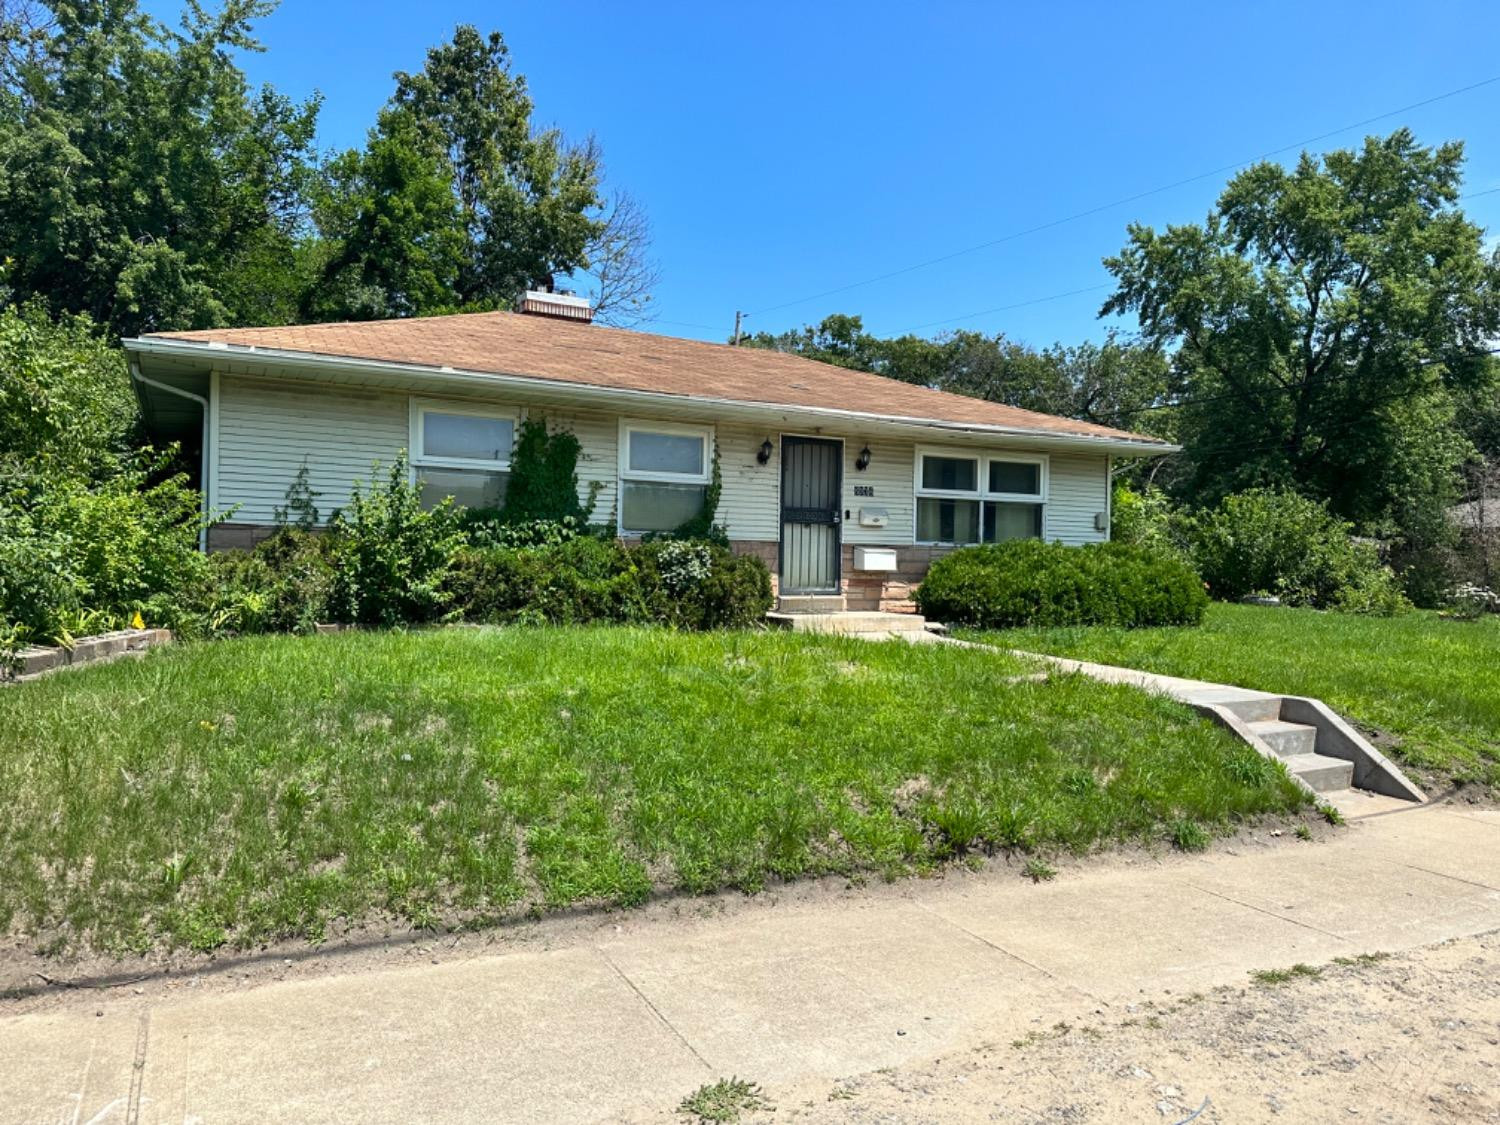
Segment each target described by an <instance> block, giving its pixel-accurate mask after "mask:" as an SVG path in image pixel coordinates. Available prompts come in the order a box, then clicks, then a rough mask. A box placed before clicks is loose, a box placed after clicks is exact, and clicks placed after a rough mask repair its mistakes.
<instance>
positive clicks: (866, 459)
mask: <svg viewBox="0 0 1500 1125" xmlns="http://www.w3.org/2000/svg"><path fill="white" fill-rule="evenodd" d="M854 467H855V468H856V469H858V470H859V471H860V472H864V471H865V470H866V469H868V468H869V467H870V447H869V446H868V445H867V446H865V447H864V448H863V449H861V450H860V451H859V456H858V457H856V458H855V459H854Z"/></svg>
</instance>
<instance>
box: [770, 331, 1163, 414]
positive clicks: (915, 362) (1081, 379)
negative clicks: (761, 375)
mask: <svg viewBox="0 0 1500 1125" xmlns="http://www.w3.org/2000/svg"><path fill="white" fill-rule="evenodd" d="M743 343H744V345H745V346H748V347H754V348H769V349H773V350H775V351H783V352H790V353H792V354H794V355H800V356H805V357H806V358H808V359H816V360H819V361H821V362H823V363H831V364H834V365H835V366H838V367H849V368H854V369H857V370H860V371H873V372H875V373H876V374H879V375H885V376H887V377H889V378H892V379H900V380H901V381H902V382H906V383H916V384H919V385H921V386H926V387H934V388H936V389H938V390H944V391H952V392H953V393H955V394H963V395H969V396H971V397H973V398H982V399H987V400H989V401H990V402H1002V403H1005V404H1006V405H1007V406H1017V407H1020V408H1021V409H1023V410H1037V411H1041V412H1042V413H1044V414H1057V415H1061V416H1063V417H1068V418H1079V419H1082V420H1083V421H1087V422H1096V423H1099V424H1101V425H1107V426H1117V427H1120V428H1123V429H1133V430H1139V431H1141V432H1144V433H1150V434H1154V435H1158V436H1168V435H1169V432H1170V425H1171V412H1170V411H1169V410H1164V409H1160V407H1161V405H1162V400H1163V398H1164V396H1165V395H1166V393H1167V361H1166V359H1165V357H1164V356H1163V354H1162V352H1161V351H1160V350H1159V349H1157V348H1156V347H1153V346H1145V345H1142V344H1140V343H1137V342H1134V341H1128V340H1123V339H1121V338H1119V337H1118V336H1116V335H1114V334H1110V335H1108V336H1107V337H1106V339H1105V341H1104V342H1103V343H1093V342H1085V343H1082V344H1077V345H1072V346H1066V345H1063V344H1053V345H1052V346H1051V347H1048V348H1043V349H1040V350H1038V349H1035V348H1032V347H1029V346H1027V345H1026V344H1022V343H1020V342H1018V341H1015V340H1011V339H1008V338H1007V337H1006V336H1005V335H1004V334H1003V333H996V334H995V335H992V336H991V335H985V334H984V333H982V332H968V331H959V332H950V333H947V334H945V335H943V336H940V337H938V338H936V339H927V338H925V337H922V336H913V335H906V336H897V337H879V336H875V335H872V334H871V333H868V332H866V331H865V330H864V321H863V320H862V319H861V318H860V317H858V316H850V315H848V314H845V313H835V314H833V315H832V316H827V317H824V318H823V320H822V321H820V322H819V323H818V324H816V325H806V326H804V327H802V328H798V329H792V330H790V331H788V332H783V333H779V334H772V333H767V332H759V333H756V334H754V335H752V336H749V337H746V338H745V340H744V341H743Z"/></svg>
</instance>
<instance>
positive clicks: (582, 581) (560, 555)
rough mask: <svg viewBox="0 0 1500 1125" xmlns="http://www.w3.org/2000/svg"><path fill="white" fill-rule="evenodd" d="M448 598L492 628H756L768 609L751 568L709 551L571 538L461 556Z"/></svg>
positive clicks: (766, 584) (697, 546) (764, 582)
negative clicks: (594, 624) (608, 624)
mask: <svg viewBox="0 0 1500 1125" xmlns="http://www.w3.org/2000/svg"><path fill="white" fill-rule="evenodd" d="M448 590H449V593H450V595H451V597H452V604H453V606H454V608H455V611H456V612H458V613H459V614H461V615H462V616H463V617H464V618H465V619H466V620H469V621H482V622H490V623H506V622H513V621H521V622H538V623H539V622H549V623H555V624H572V623H581V622H588V621H615V622H648V621H649V622H656V623H659V624H664V625H672V626H676V627H678V628H684V629H714V628H733V627H740V626H746V625H752V624H755V623H756V622H758V621H759V620H760V619H761V618H762V617H763V616H764V614H765V612H766V610H768V609H769V608H770V607H771V576H770V572H769V571H767V570H766V567H765V564H764V563H762V562H761V561H760V560H759V559H756V558H749V557H743V558H742V557H737V556H735V555H732V554H730V552H729V551H727V550H725V549H724V548H722V547H720V546H718V545H716V544H709V543H690V542H685V541H680V540H672V541H665V542H658V543H648V544H642V545H640V546H638V547H626V546H624V545H623V544H621V543H619V542H617V541H615V540H603V539H599V538H595V537H576V538H573V539H569V540H566V541H564V542H562V543H557V544H550V545H544V546H539V547H519V548H497V547H490V548H476V549H470V550H467V551H464V552H462V553H461V554H460V555H459V558H458V560H457V562H456V563H455V565H454V569H453V573H452V575H451V577H450V579H449V583H448Z"/></svg>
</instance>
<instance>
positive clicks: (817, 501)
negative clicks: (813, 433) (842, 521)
mask: <svg viewBox="0 0 1500 1125" xmlns="http://www.w3.org/2000/svg"><path fill="white" fill-rule="evenodd" d="M843 460H844V443H843V442H840V441H829V440H828V439H827V438H805V437H784V438H782V439H781V592H782V593H783V594H836V593H838V591H839V550H840V538H839V500H840V495H839V494H840V488H841V485H842V482H843Z"/></svg>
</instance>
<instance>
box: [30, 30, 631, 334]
mask: <svg viewBox="0 0 1500 1125" xmlns="http://www.w3.org/2000/svg"><path fill="white" fill-rule="evenodd" d="M273 7H274V2H273V0H223V3H222V6H220V7H218V8H216V9H210V8H208V7H205V6H204V5H203V4H201V3H199V2H198V0H187V3H186V9H185V11H184V14H183V17H182V21H181V25H180V27H177V28H169V27H168V26H167V25H165V24H163V23H161V22H159V21H157V20H155V19H153V18H151V17H150V16H149V15H147V14H146V13H144V12H143V11H142V10H141V9H140V6H139V3H138V0H111V2H110V3H94V2H87V3H84V2H76V0H48V2H41V0H0V259H3V260H4V261H5V263H6V268H5V274H4V276H3V278H0V296H5V295H7V294H8V295H9V296H10V297H11V298H12V299H13V300H16V301H21V302H24V301H27V300H30V299H31V298H33V297H39V298H41V299H42V300H44V301H45V302H46V304H47V306H48V307H49V308H50V309H51V310H52V311H53V312H54V313H83V314H87V315H88V316H90V317H91V318H92V319H93V320H94V321H96V322H98V323H99V324H101V325H105V326H107V328H108V329H109V330H110V331H112V332H113V333H115V334H119V335H131V334H135V333H138V332H146V331H153V330H163V329H173V328H201V327H210V326H215V325H223V324H283V323H289V322H295V321H298V320H309V319H328V318H337V317H350V318H368V317H386V316H405V315H411V314H416V313H424V312H435V311H446V310H453V309H460V308H503V307H506V306H507V305H508V303H509V302H510V301H511V300H512V299H513V298H514V297H515V296H516V295H517V293H519V292H520V290H522V289H523V288H526V287H528V286H533V285H537V284H540V283H545V282H547V281H549V280H551V279H552V278H553V277H554V275H570V274H573V273H579V274H581V275H582V274H586V273H587V271H588V270H589V268H590V267H591V266H592V265H593V264H594V259H595V258H597V259H598V261H599V264H600V265H601V267H602V269H601V270H600V274H601V276H600V277H599V278H598V279H597V281H598V286H599V288H600V290H601V293H600V295H601V296H604V295H606V294H605V293H604V292H603V291H604V290H605V289H606V288H609V289H610V291H611V293H612V294H613V297H612V299H611V304H612V306H613V309H612V310H611V312H610V317H611V318H612V319H617V320H619V319H630V318H631V317H632V316H638V315H640V313H641V311H642V310H643V309H644V308H645V306H646V303H647V302H648V301H649V297H650V293H649V290H650V287H651V285H652V284H654V281H655V276H654V271H653V269H652V267H651V266H650V263H649V262H648V261H647V260H646V259H645V256H644V255H645V247H646V246H647V245H648V244H649V230H648V228H647V225H646V222H645V218H644V214H643V212H642V211H641V209H640V207H639V205H638V204H636V203H634V201H631V200H629V197H628V196H626V195H624V194H623V193H620V192H613V193H610V194H609V198H608V199H606V193H605V190H604V187H603V182H602V177H603V161H602V158H601V154H600V149H599V146H598V144H597V142H595V141H594V140H593V138H592V137H588V138H585V139H584V140H583V141H582V142H580V143H577V144H573V143H569V142H568V141H567V140H566V139H565V138H564V137H563V136H562V134H561V133H560V132H559V131H558V130H556V129H543V128H539V127H537V126H536V124H535V123H534V120H533V112H534V107H533V105H532V101H531V97H530V95H529V94H528V92H527V87H526V80H525V78H524V77H523V76H522V75H520V74H518V73H516V72H515V71H514V70H513V69H512V67H511V61H510V56H509V52H508V50H507V48H506V46H505V43H504V40H503V39H502V38H501V36H500V34H499V33H498V32H492V33H490V34H488V35H484V34H481V33H480V32H479V31H478V30H477V29H476V28H474V27H471V26H468V25H462V26H460V27H458V28H457V29H456V30H455V32H454V34H453V37H452V39H451V40H450V41H448V42H446V43H443V44H440V45H438V46H436V47H433V48H432V49H431V50H429V51H428V52H427V55H426V59H425V65H424V66H423V68H422V69H421V70H419V71H415V72H412V73H406V72H398V73H397V74H396V75H394V88H393V91H392V95H391V99H390V101H389V102H388V103H387V105H386V106H385V107H384V108H383V109H382V110H381V112H380V114H379V115H378V118H377V120H376V122H375V124H374V126H373V127H372V129H371V130H370V133H369V137H368V139H367V141H366V143H365V145H364V146H363V147H361V148H357V149H353V150H350V151H348V152H342V153H337V154H333V155H331V156H328V157H325V156H324V155H322V154H321V153H320V152H319V151H318V148H317V120H318V110H319V106H320V100H319V98H318V97H317V96H314V97H312V98H310V99H308V100H307V101H305V102H295V101H293V100H292V99H289V98H287V97H286V96H285V95H283V94H281V93H279V92H278V91H276V90H275V89H273V88H271V87H269V86H266V87H262V88H260V89H254V88H252V87H251V85H250V83H249V82H248V81H247V79H246V77H245V75H244V72H243V71H242V70H241V69H240V67H239V66H238V64H237V62H236V58H237V56H238V55H239V54H240V53H243V52H247V51H258V50H260V49H261V48H260V45H259V44H258V43H257V41H256V40H255V38H254V35H253V25H254V24H255V22H256V21H257V20H259V19H261V18H262V17H264V16H265V15H266V14H267V13H268V12H270V11H271V10H272V8H273ZM622 198H623V199H625V200H626V201H627V202H626V204H625V210H624V212H623V214H622V212H621V206H620V201H621V199H622ZM590 276H591V275H590ZM627 280H628V284H624V283H625V282H626V281H627ZM622 285H624V289H623V290H622Z"/></svg>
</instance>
